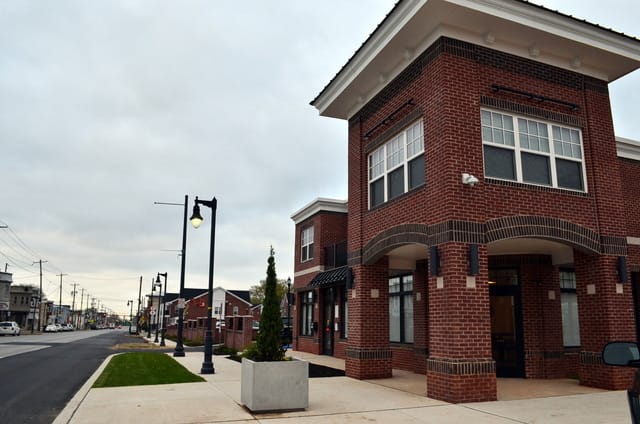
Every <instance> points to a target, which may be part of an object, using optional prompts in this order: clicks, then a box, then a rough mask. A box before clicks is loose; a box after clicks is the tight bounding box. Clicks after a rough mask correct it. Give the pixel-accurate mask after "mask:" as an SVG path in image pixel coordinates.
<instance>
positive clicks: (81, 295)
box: [76, 287, 84, 328]
mask: <svg viewBox="0 0 640 424" xmlns="http://www.w3.org/2000/svg"><path fill="white" fill-rule="evenodd" d="M80 291H81V292H82V293H80V315H79V316H78V322H77V324H76V328H77V327H80V324H82V321H83V319H82V317H83V313H82V304H83V301H84V287H82V288H80ZM83 327H84V325H83Z"/></svg>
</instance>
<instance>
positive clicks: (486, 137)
mask: <svg viewBox="0 0 640 424" xmlns="http://www.w3.org/2000/svg"><path fill="white" fill-rule="evenodd" d="M492 134H493V133H492V132H491V128H490V127H482V141H493V136H492Z"/></svg>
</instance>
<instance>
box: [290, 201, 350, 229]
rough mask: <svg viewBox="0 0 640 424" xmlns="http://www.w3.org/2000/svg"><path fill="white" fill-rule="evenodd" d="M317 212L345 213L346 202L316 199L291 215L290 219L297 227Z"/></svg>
mask: <svg viewBox="0 0 640 424" xmlns="http://www.w3.org/2000/svg"><path fill="white" fill-rule="evenodd" d="M318 212H338V213H347V201H346V200H336V199H326V198H323V197H318V198H317V199H315V200H313V201H312V202H311V203H309V204H307V205H305V206H303V207H302V208H301V209H300V210H298V211H297V212H295V213H294V214H293V215H291V219H292V220H293V222H295V223H296V225H297V224H299V223H301V222H303V221H305V220H307V219H309V218H311V217H312V216H313V215H315V214H317V213H318Z"/></svg>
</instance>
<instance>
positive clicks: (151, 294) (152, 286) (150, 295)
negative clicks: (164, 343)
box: [147, 278, 155, 339]
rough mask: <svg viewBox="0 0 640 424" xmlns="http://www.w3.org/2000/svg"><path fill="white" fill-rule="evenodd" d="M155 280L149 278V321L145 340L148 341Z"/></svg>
mask: <svg viewBox="0 0 640 424" xmlns="http://www.w3.org/2000/svg"><path fill="white" fill-rule="evenodd" d="M154 283H155V280H154V279H153V278H151V293H150V294H149V297H150V298H151V304H150V305H149V314H148V316H149V320H148V321H147V330H148V332H147V338H148V339H150V338H151V307H152V306H153V291H154V290H155V285H154Z"/></svg>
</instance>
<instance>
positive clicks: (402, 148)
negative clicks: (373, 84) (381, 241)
mask: <svg viewBox="0 0 640 424" xmlns="http://www.w3.org/2000/svg"><path fill="white" fill-rule="evenodd" d="M414 130H417V136H416V132H415V131H414ZM411 136H413V137H411ZM410 137H411V138H410ZM409 151H412V152H411V154H409ZM420 155H424V127H423V122H422V119H419V120H418V121H415V122H412V123H411V124H410V125H409V126H407V127H406V128H405V129H403V130H402V131H400V132H399V133H398V134H396V135H394V136H393V137H392V138H391V139H390V140H389V141H387V142H386V143H384V144H383V145H382V146H380V147H378V148H377V149H375V150H374V151H373V152H371V153H370V154H369V155H368V157H367V175H368V185H367V187H368V189H367V192H368V196H369V201H368V203H369V209H371V208H372V207H375V206H379V205H381V204H383V203H386V202H388V201H389V200H390V199H389V181H388V178H389V175H390V174H391V173H392V172H393V171H395V170H396V169H398V168H400V167H404V188H403V193H406V192H408V191H409V163H410V162H411V161H412V160H413V159H415V158H417V157H418V156H420ZM380 179H382V180H383V183H382V184H383V186H384V200H383V201H382V202H380V203H379V204H378V205H372V204H371V197H372V196H371V185H372V184H373V183H374V182H377V181H378V180H380Z"/></svg>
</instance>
